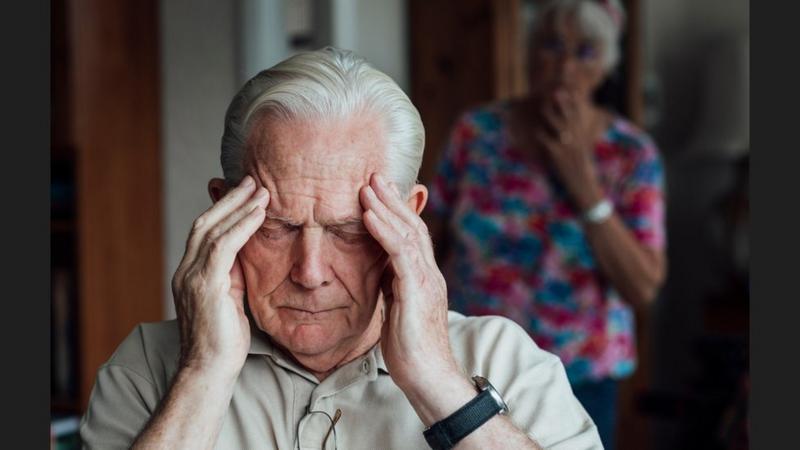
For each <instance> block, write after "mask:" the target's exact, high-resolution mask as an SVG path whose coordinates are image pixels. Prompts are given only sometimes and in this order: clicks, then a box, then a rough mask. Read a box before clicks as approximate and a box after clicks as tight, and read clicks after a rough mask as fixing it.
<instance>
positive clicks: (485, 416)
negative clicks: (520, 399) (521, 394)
mask: <svg viewBox="0 0 800 450" xmlns="http://www.w3.org/2000/svg"><path fill="white" fill-rule="evenodd" d="M472 381H474V382H475V386H476V387H477V388H478V392H479V393H478V396H477V397H475V398H473V399H472V400H470V401H469V403H467V404H466V405H464V406H462V407H461V408H460V409H459V410H458V411H456V412H454V413H453V414H450V415H449V416H448V417H446V418H444V419H442V420H440V421H438V422H436V423H435V424H433V425H431V427H430V428H428V429H427V430H425V432H424V433H423V435H424V436H425V440H426V441H427V442H428V445H430V446H431V448H432V449H434V450H446V449H450V448H453V446H454V445H456V444H457V443H458V441H460V440H462V439H464V438H465V437H466V436H467V435H469V434H470V433H472V432H473V431H475V430H477V429H478V427H480V426H481V425H483V424H484V423H486V421H488V420H489V419H491V418H492V417H494V416H495V415H496V414H503V415H505V414H507V413H508V406H507V405H506V402H504V401H503V397H501V396H500V394H499V393H498V392H497V391H496V390H495V388H494V386H492V384H491V383H489V380H487V379H486V378H484V377H481V376H478V375H476V376H474V377H472Z"/></svg>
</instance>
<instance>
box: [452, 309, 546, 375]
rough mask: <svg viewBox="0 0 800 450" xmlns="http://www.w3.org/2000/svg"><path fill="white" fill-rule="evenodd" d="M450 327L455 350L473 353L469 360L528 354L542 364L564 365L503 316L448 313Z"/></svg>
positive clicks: (517, 325) (467, 358)
mask: <svg viewBox="0 0 800 450" xmlns="http://www.w3.org/2000/svg"><path fill="white" fill-rule="evenodd" d="M448 328H449V334H450V340H451V343H452V344H453V347H454V349H459V348H460V349H462V350H461V351H465V350H466V351H468V352H470V353H471V354H469V355H464V357H465V359H466V360H471V359H475V360H476V362H477V360H481V359H484V358H492V357H493V356H497V355H500V354H505V355H512V354H517V355H519V356H522V354H525V355H527V356H529V357H530V358H533V359H534V360H536V362H538V363H545V364H554V363H560V361H561V360H560V359H559V358H558V356H556V355H554V354H552V353H550V352H547V351H545V350H543V349H542V348H540V347H539V346H538V345H536V342H534V341H533V339H531V337H530V335H529V334H528V333H527V332H526V331H525V330H524V329H523V328H522V327H521V326H519V324H517V323H516V322H514V321H513V320H511V319H508V318H506V317H501V316H464V315H463V314H461V313H458V312H455V311H449V312H448Z"/></svg>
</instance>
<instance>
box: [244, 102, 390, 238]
mask: <svg viewBox="0 0 800 450" xmlns="http://www.w3.org/2000/svg"><path fill="white" fill-rule="evenodd" d="M257 125H259V126H257V127H254V131H253V132H252V133H251V136H250V140H249V142H248V146H249V150H250V151H249V152H248V153H251V156H252V158H251V169H250V170H252V171H253V173H254V175H256V176H257V178H258V179H259V180H260V181H261V183H262V184H263V185H264V186H266V187H267V189H269V190H270V194H271V200H270V206H269V207H268V212H269V213H270V215H272V216H274V217H275V218H276V219H277V218H281V219H283V220H285V221H286V222H288V223H292V222H299V221H307V220H308V212H309V208H312V209H313V216H314V221H315V222H318V223H323V222H324V223H346V222H352V221H354V220H356V219H358V220H360V217H361V214H362V212H363V211H362V209H361V206H360V203H359V200H358V191H359V189H360V188H361V187H362V186H364V185H365V184H367V183H368V182H369V177H370V174H372V173H374V172H378V171H380V170H381V169H382V161H383V154H384V151H383V149H384V147H383V136H382V133H381V130H380V127H379V124H378V123H377V122H376V121H375V120H361V119H360V118H352V119H350V120H346V121H319V122H313V121H262V122H261V123H258V124H257Z"/></svg>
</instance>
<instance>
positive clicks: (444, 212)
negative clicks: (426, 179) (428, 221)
mask: <svg viewBox="0 0 800 450" xmlns="http://www.w3.org/2000/svg"><path fill="white" fill-rule="evenodd" d="M474 135H475V128H474V124H473V123H472V121H471V120H470V115H469V113H465V114H463V115H462V116H461V117H460V118H459V119H458V120H457V121H456V123H455V125H454V126H453V128H452V129H451V131H450V136H449V138H448V141H447V144H446V145H445V148H444V150H443V151H442V154H441V156H440V158H439V161H438V163H437V165H436V171H435V173H434V176H433V179H432V180H431V183H430V195H429V199H428V208H429V209H430V211H431V212H433V213H434V214H435V215H437V216H440V217H449V216H450V215H451V213H452V207H453V204H455V202H456V200H457V199H458V185H459V183H460V180H461V179H462V177H463V176H464V172H465V169H466V166H467V157H468V148H469V144H470V141H471V140H472V138H473V137H474Z"/></svg>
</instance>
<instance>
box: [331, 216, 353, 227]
mask: <svg viewBox="0 0 800 450" xmlns="http://www.w3.org/2000/svg"><path fill="white" fill-rule="evenodd" d="M320 223H321V224H322V225H324V226H326V227H342V226H346V225H362V224H363V223H364V220H363V219H362V218H361V216H348V217H344V218H341V219H331V220H321V221H320Z"/></svg>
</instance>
